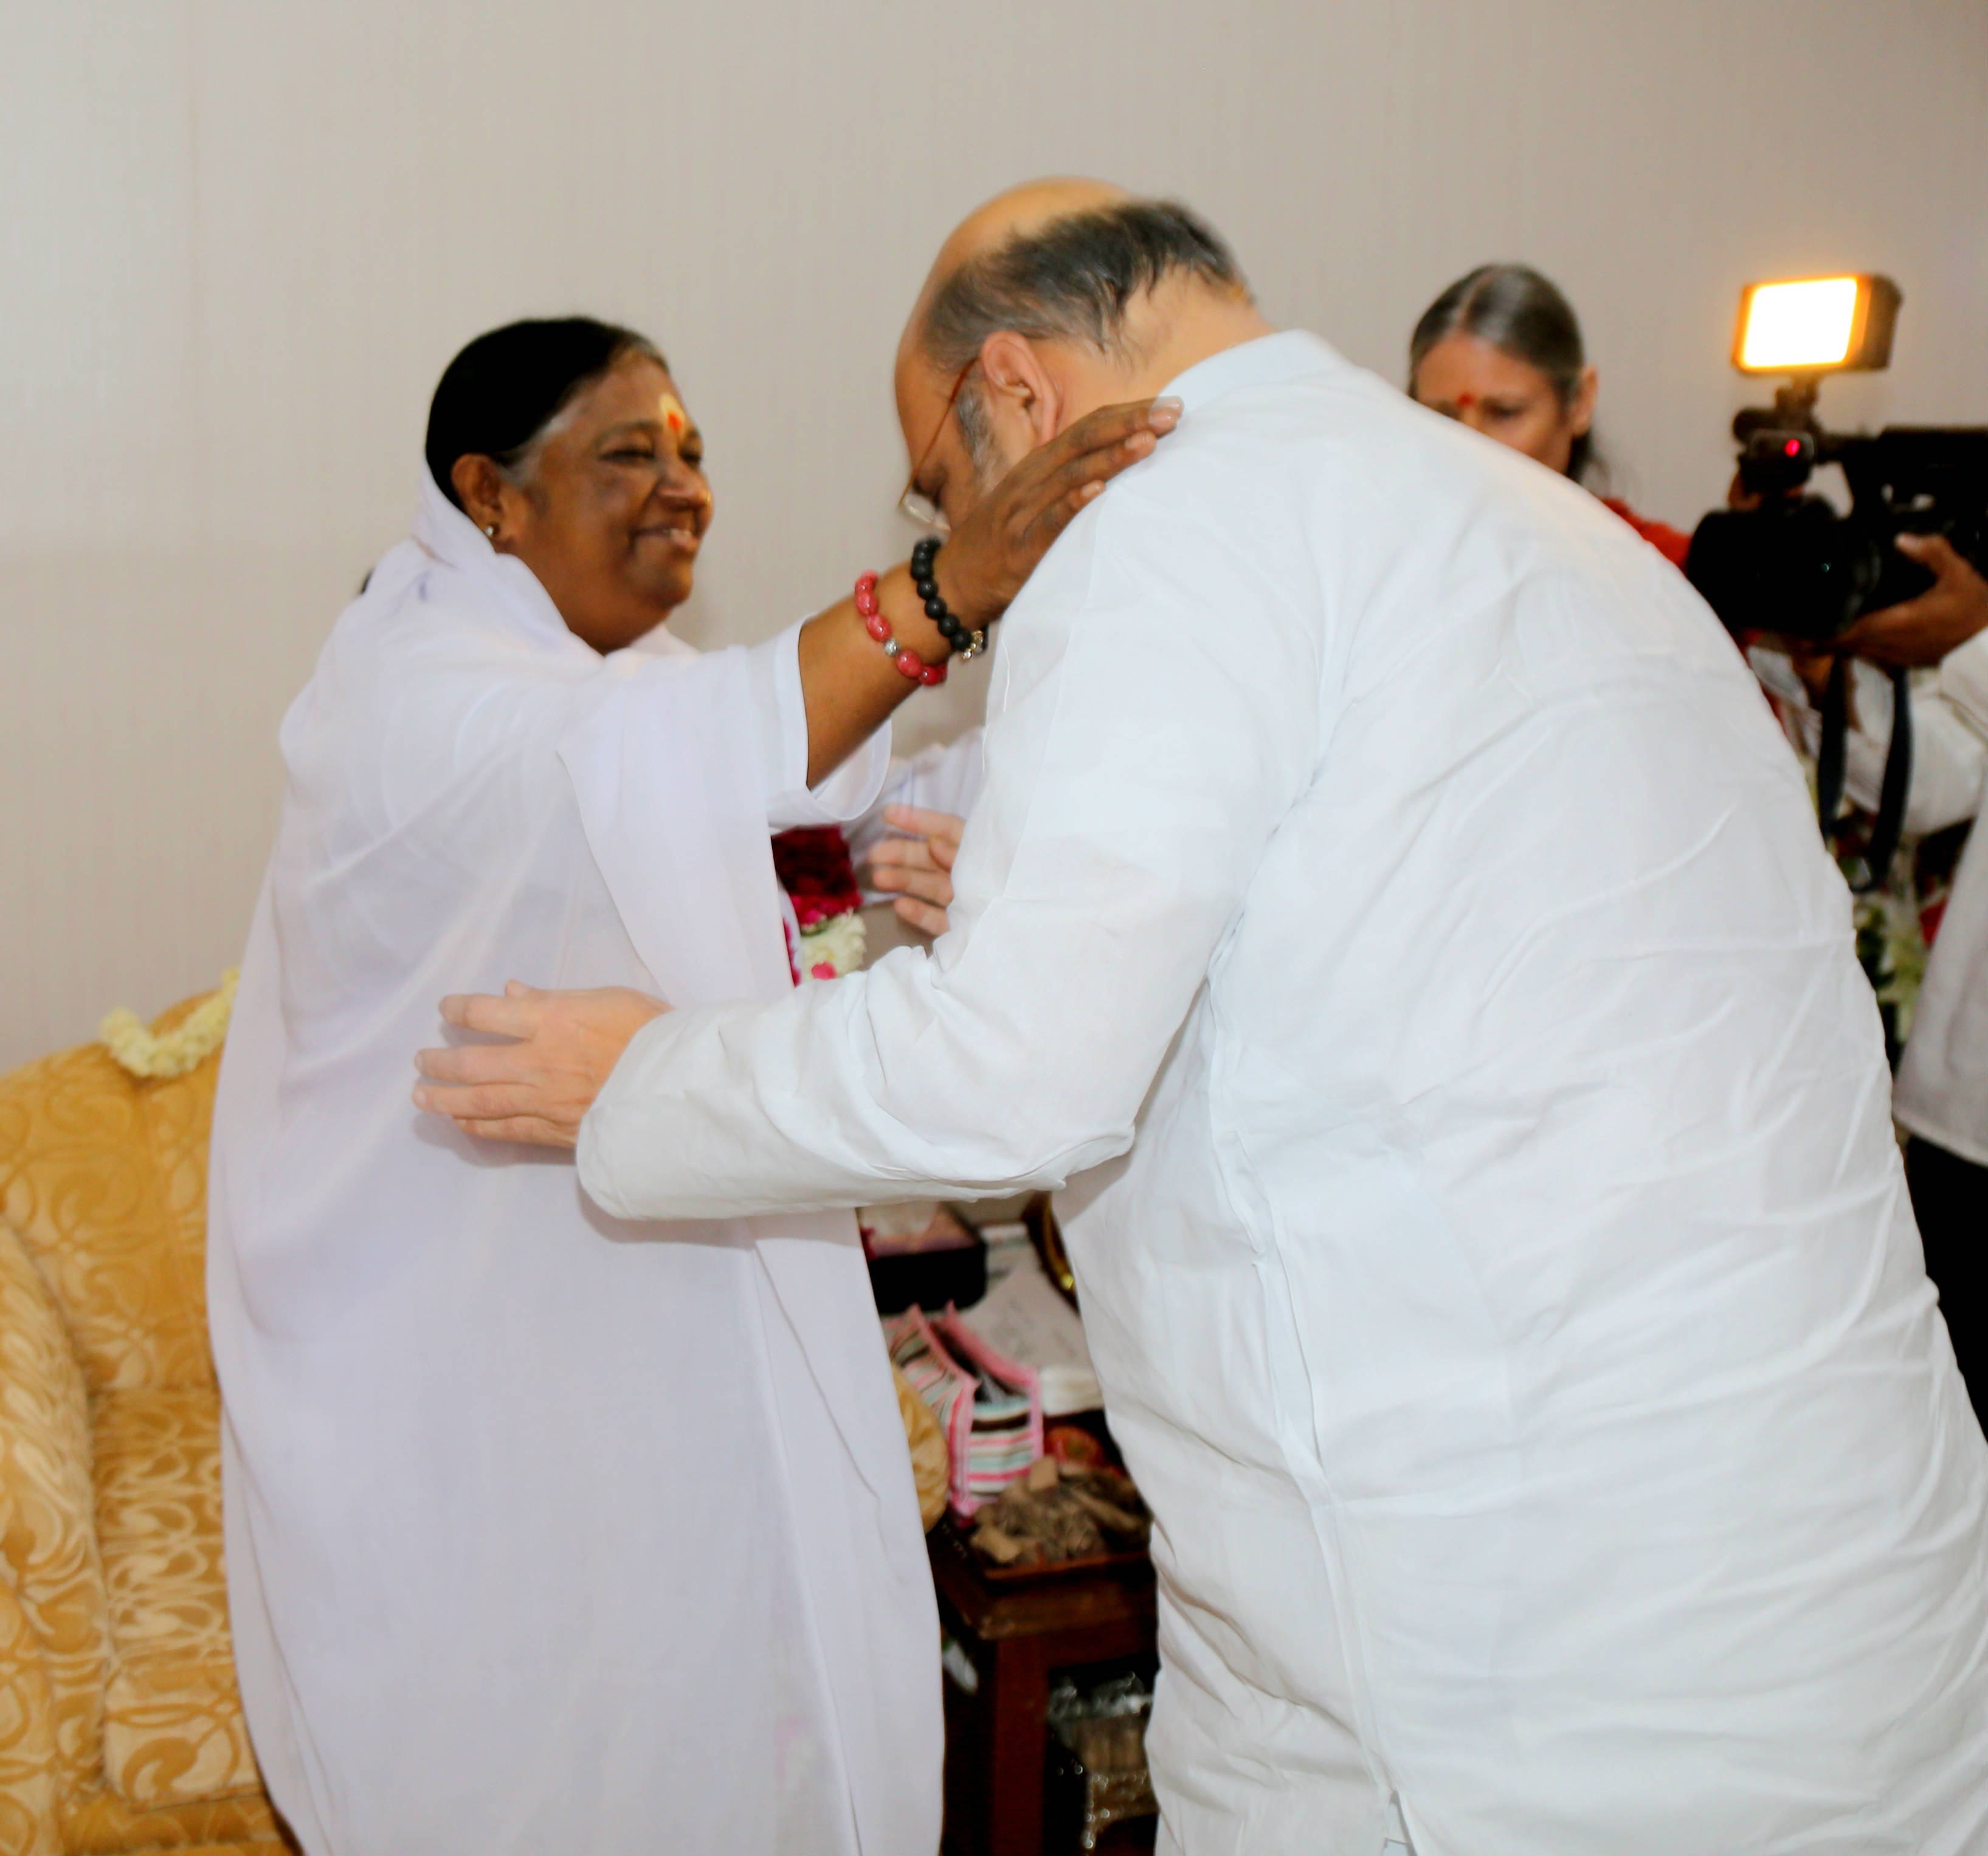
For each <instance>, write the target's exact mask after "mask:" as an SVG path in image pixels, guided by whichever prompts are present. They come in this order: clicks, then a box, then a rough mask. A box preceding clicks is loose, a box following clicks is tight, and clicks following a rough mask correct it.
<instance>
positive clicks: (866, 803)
mask: <svg viewBox="0 0 1988 1856" xmlns="http://www.w3.org/2000/svg"><path fill="white" fill-rule="evenodd" d="M802 623H805V621H802ZM800 637H801V627H800V624H793V625H789V627H787V629H786V630H785V631H783V632H782V633H780V634H779V636H778V637H772V638H769V639H768V640H767V641H766V643H765V644H756V645H755V646H753V647H752V652H751V656H752V674H753V675H754V677H755V678H756V679H758V680H759V681H761V682H762V685H763V687H764V688H765V690H766V700H765V701H763V702H762V703H760V704H759V705H757V706H756V708H755V710H754V715H755V717H756V722H757V730H756V732H757V736H758V745H759V760H760V766H761V768H762V782H763V784H764V786H765V788H766V796H767V800H766V823H767V824H768V825H769V827H770V828H771V829H772V830H775V831H787V830H792V829H793V828H794V827H796V826H800V825H840V824H844V823H847V822H848V821H849V820H851V819H854V818H860V816H862V815H863V814H864V813H866V812H867V811H868V810H870V809H871V806H874V805H875V804H876V803H877V794H878V793H879V792H880V791H881V789H882V787H883V784H884V775H885V773H886V772H887V771H888V770H889V767H890V764H891V730H890V727H889V725H888V724H886V725H884V727H882V728H881V729H877V732H875V733H874V735H871V737H870V739H868V740H867V741H866V742H864V744H863V745H862V746H861V747H860V748H858V749H857V750H856V752H854V754H852V755H850V757H849V758H848V759H847V760H845V761H844V762H843V763H842V765H841V766H839V767H837V768H836V769H834V770H833V772H830V773H829V774H828V775H827V776H826V777H825V778H824V779H821V780H820V781H819V782H817V783H816V784H815V785H814V786H809V784H808V783H807V766H808V725H807V703H806V698H805V697H804V696H803V693H802V690H801V666H800Z"/></svg>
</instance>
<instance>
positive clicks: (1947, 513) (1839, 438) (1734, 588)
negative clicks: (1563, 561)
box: [1685, 276, 1988, 889]
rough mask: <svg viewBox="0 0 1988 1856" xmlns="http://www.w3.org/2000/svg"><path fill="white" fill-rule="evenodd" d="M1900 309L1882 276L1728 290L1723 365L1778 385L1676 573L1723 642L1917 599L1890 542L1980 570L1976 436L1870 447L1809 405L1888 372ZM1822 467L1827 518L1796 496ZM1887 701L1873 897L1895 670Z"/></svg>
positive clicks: (1904, 711) (1898, 687) (1825, 713)
mask: <svg viewBox="0 0 1988 1856" xmlns="http://www.w3.org/2000/svg"><path fill="white" fill-rule="evenodd" d="M1900 301H1901V297H1900V295H1899V291H1898V286H1897V285H1896V284H1895V283H1893V282H1892V280H1891V279H1889V278H1888V277H1879V276H1849V277H1821V278H1807V279H1800V280H1799V281H1795V282H1783V283H1755V284H1749V285H1748V286H1746V289H1745V290H1744V291H1743V292H1741V295H1740V299H1739V326H1738V328H1737V330H1736V333H1735V334H1734V337H1733V365H1734V366H1735V367H1737V368H1738V369H1739V370H1740V371H1741V372H1742V373H1743V374H1787V375H1789V376H1790V380H1788V381H1787V384H1785V385H1783V386H1782V387H1780V389H1779V390H1777V392H1776V394H1775V395H1774V404H1773V406H1772V407H1748V408H1746V411H1743V412H1741V413H1740V414H1738V415H1737V416H1736V418H1734V420H1733V437H1734V438H1736V439H1737V440H1738V441H1739V482H1738V485H1737V486H1736V487H1737V494H1736V496H1735V498H1734V502H1735V503H1736V505H1737V506H1736V507H1733V508H1730V509H1716V510H1714V511H1713V512H1712V513H1711V514H1710V515H1709V516H1706V517H1705V518H1704V519H1703V520H1702V521H1701V522H1699V525H1698V527H1697V529H1696V530H1695V531H1694V532H1693V533H1692V538H1691V552H1690V554H1689V556H1688V557H1687V559H1686V560H1685V574H1686V576H1688V577H1689V580H1690V581H1691V583H1692V585H1693V586H1694V587H1696V588H1697V589H1698V590H1699V593H1702V595H1703V596H1704V598H1705V600H1706V603H1707V604H1708V605H1709V606H1710V607H1711V608H1712V610H1713V611H1714V612H1716V614H1718V615H1719V618H1720V619H1721V620H1723V621H1724V623H1725V624H1726V628H1727V629H1728V630H1730V631H1731V632H1733V634H1735V635H1736V636H1741V635H1743V634H1748V633H1753V632H1767V633H1771V634H1778V635H1779V636H1780V637H1783V638H1786V639H1788V640H1790V641H1796V642H1797V643H1801V644H1810V645H1813V646H1817V647H1827V645H1828V644H1829V643H1830V641H1831V640H1832V639H1834V638H1835V637H1838V635H1839V634H1841V632H1843V631H1844V630H1846V629H1847V628H1848V627H1849V626H1850V625H1851V624H1854V622H1855V621H1856V620H1858V619H1860V618H1861V617H1863V616H1864V615H1865V614H1866V613H1869V612H1877V611H1881V610H1883V609H1884V608H1885V607H1888V606H1893V605H1896V604H1897V603H1898V602H1899V601H1900V600H1909V599H1912V598H1914V597H1916V596H1917V595H1918V594H1919V593H1923V592H1924V591H1925V590H1926V589H1927V588H1928V587H1930V586H1931V585H1932V578H1933V576H1932V575H1931V574H1930V573H1928V572H1927V571H1926V570H1925V568H1923V567H1922V566H1920V565H1919V563H1917V562H1916V561H1915V560H1912V559H1911V558H1910V557H1909V556H1907V555H1905V554H1903V553H1900V552H1899V550H1898V548H1897V547H1896V546H1895V545H1894V544H1895V542H1896V539H1897V538H1898V536H1900V535H1904V534H1914V535H1944V536H1946V538H1947V539H1948V540H1949V541H1950V542H1951V543H1952V544H1953V546H1954V547H1955V549H1956V550H1957V551H1958V552H1959V553H1961V554H1963V555H1964V556H1966V558H1967V559H1968V560H1970V561H1972V562H1973V563H1974V564H1975V565H1976V566H1983V565H1984V564H1988V427H1979V426H1977V427H1963V426H1912V425H1891V426H1887V427H1886V428H1885V429H1884V430H1883V431H1880V432H1878V433H1877V434H1875V436H1871V435H1868V434H1838V433H1833V432H1829V431H1824V429H1823V428H1822V427H1821V424H1818V423H1817V420H1816V417H1815V403H1816V397H1817V391H1818V389H1819V388H1820V387H1821V380H1822V377H1823V376H1824V374H1835V373H1843V372H1848V371H1851V370H1855V371H1860V372H1862V371H1869V370H1875V369H1878V368H1881V367H1888V366H1889V365H1890V363H1891V358H1892V330H1893V328H1894V326H1895V324H1896V322H1897V319H1898V304H1899V303H1900ZM1832 464H1833V465H1836V466H1837V467H1838V468H1839V469H1840V470H1841V472H1842V473H1843V477H1844V482H1845V483H1846V485H1848V489H1849V491H1850V509H1849V511H1848V513H1847V514H1844V515H1838V513H1837V512H1836V510H1835V509H1833V508H1832V507H1831V505H1830V504H1829V503H1828V502H1826V501H1824V499H1823V498H1821V497H1820V496H1818V495H1814V493H1812V492H1810V491H1809V490H1808V488H1807V485H1808V482H1809V479H1810V476H1811V475H1812V474H1813V473H1814V471H1815V469H1816V468H1817V466H1818V465H1832ZM1848 678H1849V660H1848V658H1843V657H1840V656H1839V657H1838V658H1836V660H1835V661H1834V664H1832V665H1831V671H1830V681H1829V684H1828V687H1827V691H1826V693H1825V695H1824V701H1823V706H1822V739H1821V749H1820V751H1819V752H1818V755H1817V789H1818V790H1817V803H1818V807H1819V809H1820V810H1821V816H1822V823H1823V830H1824V835H1825V836H1826V837H1830V838H1831V839H1832V840H1834V837H1835V836H1836V835H1837V813H1838V808H1839V806H1840V804H1841V799H1842V793H1843V768H1844V732H1845V728H1846V725H1847V712H1848ZM1892 683H1893V688H1894V691H1895V695H1896V698H1897V699H1896V701H1895V702H1894V704H1893V705H1892V713H1893V716H1894V722H1893V726H1892V744H1891V748H1890V751H1889V752H1888V755H1887V756H1886V759H1885V778H1884V785H1883V789H1882V793H1881V797H1880V800H1879V803H1878V817H1877V823H1876V824H1875V827H1874V828H1873V830H1872V832H1871V840H1870V843H1869V844H1868V847H1867V848H1866V850H1865V854H1864V857H1865V866H1866V874H1865V879H1863V880H1861V881H1859V883H1858V885H1857V887H1860V888H1863V889H1871V888H1875V887H1877V885H1878V884H1879V883H1881V881H1883V879H1884V877H1885V872H1886V871H1887V870H1888V868H1889V866H1890V864H1891V861H1892V854H1893V853H1894V852H1895V850H1896V849H1897V847H1898V833H1899V830H1900V828H1901V827H1902V823H1903V820H1904V814H1905V794H1906V790H1907V789H1908V787H1909V786H1910V784H1911V780H1912V721H1911V705H1910V702H1909V700H1908V698H1907V679H1906V673H1905V672H1904V671H1894V672H1893V673H1892Z"/></svg>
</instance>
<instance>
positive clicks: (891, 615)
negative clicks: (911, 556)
mask: <svg viewBox="0 0 1988 1856" xmlns="http://www.w3.org/2000/svg"><path fill="white" fill-rule="evenodd" d="M877 605H878V607H880V608H881V610H882V612H883V614H884V618H885V619H886V620H888V621H889V624H890V627H891V634H892V636H893V637H895V638H896V639H897V641H898V643H899V644H901V645H903V646H904V647H905V648H906V649H907V650H908V651H915V652H917V654H918V655H919V656H920V657H921V658H924V659H925V661H926V662H927V663H928V664H943V663H945V661H946V660H947V658H949V657H950V656H951V655H952V647H951V646H950V645H948V644H947V643H946V641H945V639H944V638H943V637H941V636H940V635H939V629H938V626H936V625H935V624H933V623H932V621H931V620H930V619H928V618H927V617H925V603H924V601H923V600H921V599H920V598H919V597H918V588H917V587H915V586H914V585H913V584H912V583H911V568H910V566H909V565H908V563H905V562H903V561H900V562H899V563H898V564H897V566H894V567H893V568H891V570H889V571H888V572H887V573H880V574H879V575H878V576H877Z"/></svg>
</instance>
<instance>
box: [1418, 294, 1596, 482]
mask: <svg viewBox="0 0 1988 1856" xmlns="http://www.w3.org/2000/svg"><path fill="white" fill-rule="evenodd" d="M1452 335H1474V336H1476V337H1477V339H1478V340H1479V341H1483V342H1489V343H1490V344H1491V346H1492V347H1494V348H1496V350H1498V351H1499V353H1502V354H1509V355H1510V356H1511V357H1512V358H1513V360H1520V361H1523V362H1525V363H1526V365H1527V366H1529V367H1537V369H1538V370H1540V373H1542V374H1544V375H1545V376H1546V377H1547V379H1548V380H1550V381H1551V382H1552V384H1553V390H1554V392H1555V393H1556V394H1557V395H1558V396H1559V397H1560V404H1561V405H1562V406H1563V407H1564V406H1567V405H1570V404H1572V402H1573V400H1574V395H1575V394H1577V393H1578V392H1579V391H1580V390H1581V370H1582V369H1583V368H1584V367H1586V366H1587V353H1586V352H1585V351H1584V350H1583V348H1582V347H1581V323H1580V321H1579V319H1577V317H1576V316H1575V315H1574V306H1573V305H1572V304H1571V303H1569V302H1568V301H1567V299H1566V298H1565V297H1564V296H1562V295H1561V294H1560V292H1559V291H1558V290H1557V289H1555V288H1554V285H1553V284H1552V283H1551V282H1550V281H1549V280H1548V279H1546V278H1544V277H1542V276H1540V274H1539V272H1537V271H1536V270H1534V269H1533V268H1532V267H1531V266H1530V265H1523V264H1480V265H1479V266H1478V267H1477V269H1476V270H1474V271H1472V272H1471V273H1470V274H1469V276H1466V277H1459V278H1458V279H1457V280H1456V281H1455V282H1454V283H1453V284H1452V285H1451V286H1449V289H1446V290H1445V291H1444V292H1443V293H1442V295H1441V296H1439V297H1438V298H1437V299H1435V302H1434V303H1431V304H1430V305H1429V306H1428V308H1427V309H1425V310H1424V311H1423V312H1422V320H1421V321H1420V322H1418V323H1416V324H1415V333H1414V334H1412V336H1409V337H1408V388H1409V390H1410V391H1411V392H1412V391H1414V390H1415V374H1416V371H1417V370H1418V369H1419V368H1420V367H1421V366H1422V357H1424V356H1425V355H1426V354H1427V353H1428V351H1429V350H1431V349H1432V348H1433V347H1435V345H1436V343H1438V342H1440V341H1443V340H1446V339H1447V338H1448V337H1449V336H1452ZM1599 463H1600V459H1599V458H1597V457H1596V455H1595V452H1594V441H1593V438H1592V436H1591V434H1589V433H1587V432H1583V433H1582V434H1581V436H1580V437H1579V438H1576V439H1575V440H1574V449H1573V451H1572V453H1571V454H1570V455H1569V457H1568V458H1567V475H1569V476H1570V477H1571V478H1574V481H1575V482H1580V481H1581V478H1582V477H1583V476H1584V475H1586V473H1587V472H1588V471H1589V470H1590V469H1592V468H1596V467H1597V466H1598V465H1599Z"/></svg>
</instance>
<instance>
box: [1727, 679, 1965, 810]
mask: <svg viewBox="0 0 1988 1856" xmlns="http://www.w3.org/2000/svg"><path fill="white" fill-rule="evenodd" d="M1970 648H1971V647H1968V646H1963V647H1962V649H1963V651H1967V650H1969V649H1970ZM1747 657H1748V660H1749V661H1750V663H1751V664H1752V665H1753V670H1754V674H1756V676H1758V677H1759V678H1760V681H1761V683H1762V685H1763V686H1764V687H1765V688H1767V690H1768V691H1770V693H1771V694H1772V695H1773V696H1774V697H1775V698H1777V699H1778V701H1780V704H1781V705H1782V708H1783V711H1784V712H1785V713H1786V714H1787V715H1788V716H1789V717H1790V718H1791V719H1792V722H1793V725H1794V729H1795V731H1796V732H1797V734H1798V735H1799V736H1800V745H1801V746H1802V748H1803V749H1804V750H1805V751H1806V752H1807V753H1808V755H1809V756H1810V757H1811V758H1813V757H1814V755H1815V754H1816V752H1817V749H1818V747H1819V745H1820V743H1821V737H1822V718H1821V712H1819V711H1818V710H1817V708H1816V707H1815V705H1814V704H1813V703H1811V702H1810V701H1809V698H1808V691H1807V689H1806V688H1804V686H1803V685H1802V681H1801V679H1800V678H1799V677H1798V676H1797V675H1796V674H1795V671H1794V666H1793V665H1792V664H1790V662H1789V661H1788V658H1787V654H1785V653H1783V652H1781V651H1770V650H1768V649H1767V648H1766V647H1763V646H1760V645H1756V646H1755V647H1753V650H1752V651H1750V652H1749V653H1748V654H1747ZM1949 661H1951V660H1949ZM1853 668H1854V676H1855V679H1856V681H1855V685H1854V694H1855V704H1854V707H1855V713H1856V723H1855V725H1854V726H1853V727H1851V728H1850V729H1848V730H1847V731H1846V732H1845V734H1844V787H1845V788H1846V789H1847V790H1848V793H1849V794H1850V796H1851V799H1853V800H1855V801H1856V803H1858V805H1860V806H1862V807H1863V808H1864V809H1865V810H1866V811H1867V812H1875V811H1876V810H1877V809H1878V797H1879V795H1880V794H1881V792H1882V791H1883V789H1884V783H1885V757H1886V756H1887V754H1888V752H1889V751H1890V749H1891V742H1892V681H1891V679H1890V678H1888V677H1887V676H1886V675H1885V674H1884V672H1883V671H1880V670H1878V668H1876V667H1875V665H1872V664H1865V663H1863V662H1861V661H1859V662H1858V663H1857V664H1855V665H1854V667H1853ZM1965 674H1966V673H1965V672H1964V671H1963V676H1964V675H1965ZM1976 674H1980V676H1981V683H1980V688H1981V691H1982V695H1983V704H1984V706H1983V710H1982V712H1981V714H1982V716H1983V719H1982V720H1980V721H1978V722H1977V721H1976V720H1975V719H1974V718H1973V717H1972V716H1971V715H1969V712H1968V711H1967V710H1966V708H1963V706H1962V705H1961V704H1960V703H1959V702H1957V701H1955V700H1954V697H1953V694H1952V691H1951V690H1950V688H1949V684H1948V681H1947V678H1946V676H1945V674H1943V673H1942V674H1941V675H1940V676H1939V678H1937V679H1935V678H1931V677H1929V676H1925V675H1923V674H1922V676H1921V677H1920V678H1915V679H1914V681H1913V682H1912V785H1911V786H1910V787H1909V789H1908V790H1907V796H1906V801H1905V830H1906V832H1907V833H1908V834H1909V836H1911V837H1924V836H1925V834H1926V833H1929V832H1934V831H1940V830H1944V829H1945V828H1946V827H1948V826H1949V825H1952V824H1956V823H1959V821H1960V820H1963V819H1967V818H1972V817H1973V816H1974V813H1975V809H1976V804H1977V803H1978V802H1979V800H1980V793H1981V786H1982V782H1983V779H1984V778H1988V739H1984V736H1988V672H1981V673H1976Z"/></svg>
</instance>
